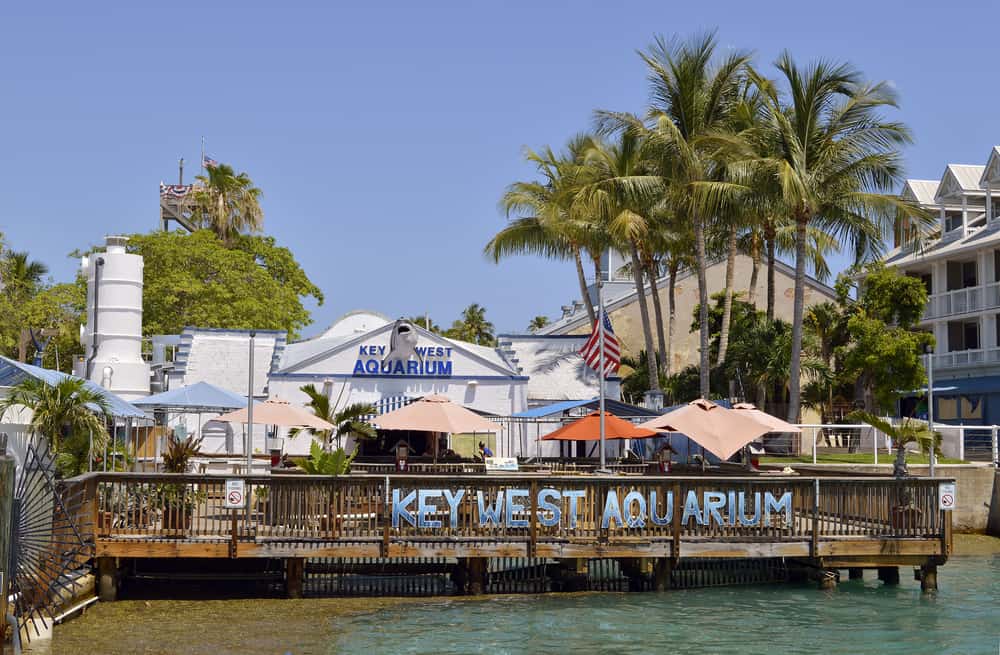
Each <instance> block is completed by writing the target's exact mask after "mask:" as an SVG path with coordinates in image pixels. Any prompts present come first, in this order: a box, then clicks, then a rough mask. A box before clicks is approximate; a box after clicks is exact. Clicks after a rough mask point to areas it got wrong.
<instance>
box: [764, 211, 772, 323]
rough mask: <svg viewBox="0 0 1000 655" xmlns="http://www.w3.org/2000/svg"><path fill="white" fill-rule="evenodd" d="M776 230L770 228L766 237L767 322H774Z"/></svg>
mask: <svg viewBox="0 0 1000 655" xmlns="http://www.w3.org/2000/svg"><path fill="white" fill-rule="evenodd" d="M774 238H775V235H774V228H773V227H771V228H768V231H767V233H766V234H765V237H764V244H765V245H764V247H765V249H766V250H767V320H768V321H773V320H774Z"/></svg>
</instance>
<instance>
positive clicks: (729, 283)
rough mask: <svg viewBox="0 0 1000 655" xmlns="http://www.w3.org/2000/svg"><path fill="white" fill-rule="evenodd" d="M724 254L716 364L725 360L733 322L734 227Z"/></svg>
mask: <svg viewBox="0 0 1000 655" xmlns="http://www.w3.org/2000/svg"><path fill="white" fill-rule="evenodd" d="M727 247H728V254H727V255H726V297H725V300H723V302H722V329H721V330H720V332H719V356H718V359H716V360H715V365H716V366H718V365H719V364H721V363H722V362H724V361H726V351H727V350H729V328H730V326H731V325H732V322H733V276H734V275H735V273H736V270H735V269H736V228H735V227H734V228H731V229H730V230H729V243H728V244H727Z"/></svg>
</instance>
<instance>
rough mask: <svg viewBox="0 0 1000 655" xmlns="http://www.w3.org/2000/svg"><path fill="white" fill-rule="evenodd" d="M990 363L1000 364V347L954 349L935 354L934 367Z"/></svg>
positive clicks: (956, 366) (942, 367)
mask: <svg viewBox="0 0 1000 655" xmlns="http://www.w3.org/2000/svg"><path fill="white" fill-rule="evenodd" d="M989 364H1000V348H974V349H970V350H953V351H951V352H948V353H939V354H937V355H934V368H941V369H944V368H962V367H965V366H980V365H989Z"/></svg>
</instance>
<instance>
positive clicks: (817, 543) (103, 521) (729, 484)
mask: <svg viewBox="0 0 1000 655" xmlns="http://www.w3.org/2000/svg"><path fill="white" fill-rule="evenodd" d="M234 478H238V479H241V480H243V482H244V486H245V493H246V497H247V501H248V502H247V503H246V506H245V507H243V508H241V509H227V508H226V507H225V498H224V494H225V485H226V480H227V479H234ZM69 482H70V483H71V484H74V485H83V486H84V488H85V489H86V497H87V499H88V502H87V504H86V510H85V511H87V512H88V513H90V516H89V517H88V521H87V522H88V523H90V524H91V525H93V526H94V528H93V540H94V547H95V554H96V557H97V558H98V562H105V564H104V565H103V566H105V567H108V566H110V565H109V564H107V562H110V561H116V559H118V558H224V559H235V558H279V559H284V560H287V561H289V568H288V569H287V570H288V572H289V576H290V580H289V584H290V585H294V581H293V580H291V578H292V577H295V574H296V571H301V562H302V561H303V560H304V559H305V558H328V557H334V558H458V559H459V561H461V562H468V564H469V567H470V568H471V569H472V570H475V569H476V567H477V566H479V565H478V564H477V563H476V561H475V560H478V559H484V558H512V557H515V558H544V559H552V560H562V561H580V560H587V559H593V558H618V559H621V560H623V561H632V560H636V561H639V562H640V563H643V562H646V560H651V562H646V564H648V566H647V570H649V571H652V572H653V575H660V576H662V575H663V573H662V572H663V571H664V570H666V571H669V570H670V567H671V566H673V565H674V564H676V563H677V562H678V561H680V560H693V559H697V558H706V559H708V558H710V559H712V560H720V559H756V558H784V559H787V560H788V561H790V562H792V563H793V564H795V565H799V566H801V567H804V568H806V569H808V570H815V571H818V572H824V571H830V570H836V569H853V570H855V571H856V570H860V569H866V568H867V569H880V570H888V569H890V568H893V567H899V566H913V567H919V568H921V569H922V570H924V571H926V577H927V579H929V580H930V579H935V576H934V572H935V571H936V568H935V567H936V566H938V565H940V564H943V563H944V562H945V561H946V559H947V557H948V555H949V554H950V552H951V514H950V512H946V511H940V510H939V509H938V484H939V483H940V482H942V481H941V480H938V479H934V480H931V479H926V478H911V479H906V480H893V479H886V478H825V477H824V478H805V477H800V476H790V477H778V476H771V475H760V476H755V477H677V476H662V477H652V476H628V475H614V476H603V477H602V476H593V475H552V474H511V475H493V474H491V475H478V474H472V475H460V474H453V475H434V474H420V475H353V474H352V475H349V476H344V477H338V478H333V477H319V476H300V475H273V476H233V477H223V476H213V475H177V474H147V473H92V474H87V475H83V476H80V477H77V478H74V479H73V480H71V481H69ZM692 499H694V500H692ZM762 505H763V506H762ZM491 512H493V514H494V515H493V516H491V515H490V514H491ZM657 571H659V572H660V573H657ZM816 579H818V580H820V581H821V584H822V580H823V579H824V577H823V576H822V575H818V577H817V578H816Z"/></svg>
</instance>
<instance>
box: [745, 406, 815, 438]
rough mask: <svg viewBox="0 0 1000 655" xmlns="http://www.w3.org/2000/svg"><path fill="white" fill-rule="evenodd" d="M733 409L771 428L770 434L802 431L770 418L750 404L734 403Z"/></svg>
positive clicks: (774, 417) (775, 418)
mask: <svg viewBox="0 0 1000 655" xmlns="http://www.w3.org/2000/svg"><path fill="white" fill-rule="evenodd" d="M733 409H734V410H736V411H737V412H740V413H741V414H745V415H747V416H749V417H750V418H752V419H753V420H755V421H757V422H758V423H763V424H764V425H766V426H767V427H769V428H771V432H802V429H801V428H799V427H797V426H794V425H792V424H791V423H789V422H787V421H782V420H781V419H780V418H778V417H777V416H771V415H770V414H768V413H767V412H762V411H760V410H759V409H757V407H756V406H755V405H753V404H752V403H736V404H735V405H733Z"/></svg>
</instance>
